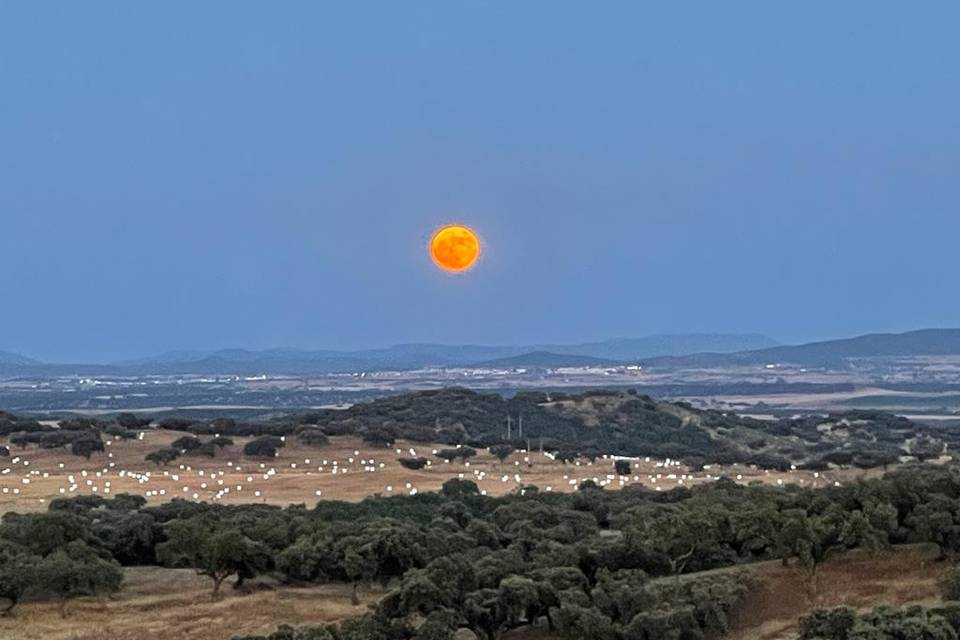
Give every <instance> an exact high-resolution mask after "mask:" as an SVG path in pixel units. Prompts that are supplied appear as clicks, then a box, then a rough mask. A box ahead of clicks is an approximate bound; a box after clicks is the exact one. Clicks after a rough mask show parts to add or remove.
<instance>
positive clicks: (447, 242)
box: [430, 224, 480, 273]
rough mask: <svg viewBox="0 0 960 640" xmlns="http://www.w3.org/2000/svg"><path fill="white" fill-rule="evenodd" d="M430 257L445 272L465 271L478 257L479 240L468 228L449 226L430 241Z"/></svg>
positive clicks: (439, 231) (458, 225)
mask: <svg viewBox="0 0 960 640" xmlns="http://www.w3.org/2000/svg"><path fill="white" fill-rule="evenodd" d="M430 257H431V258H433V262H434V263H435V264H436V265H437V266H438V267H440V268H441V269H443V270H445V271H451V272H454V273H458V272H461V271H466V270H467V269H469V268H470V267H472V266H473V265H474V263H476V261H477V258H479V257H480V239H479V238H478V237H477V234H476V233H474V231H473V229H471V228H470V227H467V226H465V225H462V224H449V225H447V226H445V227H441V228H440V229H438V230H437V232H436V233H434V234H433V238H431V239H430Z"/></svg>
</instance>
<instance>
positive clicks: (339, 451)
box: [0, 431, 880, 513]
mask: <svg viewBox="0 0 960 640" xmlns="http://www.w3.org/2000/svg"><path fill="white" fill-rule="evenodd" d="M182 435H183V434H182V433H179V432H169V431H146V432H145V433H144V437H143V439H141V440H112V441H109V440H108V441H107V442H108V444H107V446H106V453H105V454H97V455H94V456H93V457H92V458H91V459H90V460H86V459H84V458H80V457H77V456H74V455H71V454H70V453H69V452H67V451H65V450H63V449H38V448H36V447H34V446H30V447H27V448H25V449H17V448H16V447H10V448H11V452H12V453H11V458H9V459H5V460H2V461H0V513H4V512H7V511H19V512H28V511H44V510H46V509H47V506H48V504H49V502H50V500H51V499H53V498H56V497H60V496H74V495H92V494H96V495H102V496H105V497H109V496H110V495H116V494H118V493H132V494H137V495H142V496H144V497H145V498H146V499H147V500H148V502H150V503H161V502H165V501H169V500H172V499H174V498H182V499H186V500H198V501H206V502H212V501H216V502H222V503H226V504H240V503H255V502H256V503H269V504H277V505H287V504H299V503H304V504H307V505H308V506H312V505H313V504H315V503H316V502H317V501H318V500H348V501H359V500H362V499H363V498H365V497H367V496H370V495H375V494H380V495H384V496H387V495H400V494H410V493H416V492H423V491H435V490H437V489H439V488H440V487H441V486H442V485H443V483H444V482H446V481H447V480H449V479H450V478H456V477H463V478H466V479H470V480H473V481H475V482H476V483H477V484H478V485H479V487H480V489H481V490H482V491H484V492H486V493H487V494H488V495H503V494H506V493H509V492H511V491H516V490H518V489H519V488H520V487H521V486H523V485H530V484H533V485H536V486H537V487H539V488H540V490H542V491H572V490H574V489H575V488H576V486H577V485H578V484H579V483H580V482H582V481H584V480H593V481H595V482H597V483H599V484H603V485H605V486H607V487H609V488H618V487H622V486H627V485H632V484H640V485H644V486H647V487H650V488H653V489H661V488H662V489H664V490H666V489H670V488H673V487H676V486H680V485H687V486H689V485H694V484H698V483H703V482H711V481H713V480H715V479H716V478H717V477H720V476H727V477H730V478H732V479H735V480H737V481H740V482H744V483H750V482H762V483H770V484H787V483H797V484H801V485H804V486H825V485H826V484H829V483H833V482H846V481H849V480H850V479H852V478H854V477H856V476H861V475H863V472H861V471H857V470H835V471H827V472H822V473H814V472H811V471H799V470H798V471H791V472H786V473H778V472H767V471H763V470H758V469H755V468H751V467H748V466H746V465H731V466H727V467H719V466H713V467H708V468H705V469H704V470H703V471H698V472H696V473H694V472H692V471H690V470H689V469H688V468H687V467H685V466H683V465H681V464H678V463H676V462H672V461H665V460H653V459H644V458H640V459H637V460H634V461H633V464H632V466H633V469H632V473H631V475H630V476H628V477H623V478H620V477H618V476H615V475H614V467H613V460H612V459H603V458H600V459H597V460H596V462H593V463H591V462H589V461H588V460H581V461H579V462H577V463H571V464H566V465H564V464H561V463H559V462H556V461H554V460H552V459H551V458H550V457H549V456H548V455H546V454H543V453H540V452H538V451H536V452H516V453H514V454H513V455H511V456H510V458H509V459H507V460H506V461H505V462H504V463H502V464H501V463H500V461H498V460H497V459H496V458H494V457H493V456H492V455H490V454H489V453H488V452H486V451H479V452H478V455H477V456H476V457H475V458H474V459H473V460H471V461H469V463H468V464H463V463H460V462H453V463H447V462H445V461H443V460H441V459H439V458H436V457H435V455H434V451H435V450H437V449H440V448H443V447H445V446H446V445H434V446H431V445H423V444H414V443H409V442H399V443H397V445H396V446H395V447H393V448H390V449H383V448H376V447H372V446H370V445H367V444H365V443H363V442H362V441H361V440H359V439H357V438H353V437H341V438H331V441H330V444H329V445H327V446H323V447H310V446H305V445H303V444H301V443H299V442H298V441H297V440H296V439H295V438H288V439H287V446H285V447H283V448H282V449H280V451H279V453H278V455H277V456H276V457H275V458H270V459H266V460H264V459H260V458H250V457H247V456H244V455H243V453H242V448H243V444H244V443H245V442H246V441H247V439H244V438H237V439H235V444H234V445H232V446H228V447H225V448H224V449H222V450H220V451H218V452H217V455H216V457H215V458H207V457H196V456H184V457H181V458H180V459H178V460H176V461H175V462H173V463H171V464H170V465H168V466H156V465H154V464H153V463H150V462H146V461H145V460H144V456H145V455H147V454H148V453H150V452H151V451H155V450H157V449H160V448H163V447H166V446H169V444H170V442H172V441H173V440H175V439H176V438H178V437H180V436H182ZM398 451H399V453H398ZM413 454H416V455H419V456H424V457H426V458H429V459H431V465H430V466H429V467H427V468H425V469H422V470H420V471H412V470H409V469H405V468H404V467H402V466H401V465H400V464H399V463H398V461H397V459H398V458H399V457H402V456H407V457H409V456H411V455H413ZM877 473H880V472H879V471H878V472H877Z"/></svg>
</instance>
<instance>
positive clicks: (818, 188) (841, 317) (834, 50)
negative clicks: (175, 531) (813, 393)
mask: <svg viewBox="0 0 960 640" xmlns="http://www.w3.org/2000/svg"><path fill="white" fill-rule="evenodd" d="M174 6H178V7H179V10H177V11H171V10H170V8H171V7H174ZM264 8H265V7H264V5H261V4H258V3H252V2H206V3H179V4H177V3H174V4H172V5H171V4H170V3H165V4H164V5H163V7H162V9H161V8H160V7H158V6H153V7H150V6H147V5H136V6H134V5H130V4H127V3H121V2H96V3H67V2H59V3H51V4H49V5H46V6H45V8H44V9H43V10H42V11H41V10H38V9H37V7H36V6H34V5H32V3H19V4H14V3H4V5H3V7H2V8H0V292H2V296H3V300H4V308H5V313H4V314H3V318H2V320H0V328H2V334H0V349H4V350H8V351H15V352H20V353H24V354H27V355H30V356H34V357H37V358H45V359H55V360H60V361H64V360H72V361H109V360H112V359H118V358H126V357H135V356H142V355H147V354H152V353H157V352H162V351H166V350H169V349H214V348H222V347H246V348H264V347H274V346H290V347H303V348H361V347H376V346H385V345H389V344H394V343H402V342H418V341H430V342H444V343H479V344H520V343H529V344H539V343H550V342H576V341H586V340H599V339H605V338H610V337H615V336H643V335H648V334H655V333H665V332H689V331H721V332H741V333H743V332H755V333H762V334H764V335H768V336H771V337H772V338H774V339H777V340H779V341H782V342H797V341H803V340H808V339H816V338H827V337H841V336H848V335H854V334H857V333H864V332H868V331H881V330H882V331H897V330H906V329H910V328H916V327H921V326H948V325H952V324H956V319H957V318H958V317H960V299H958V298H957V297H956V296H953V295H950V294H949V291H950V288H949V286H948V285H949V284H950V283H951V282H952V280H953V275H954V274H955V273H956V269H957V267H956V252H955V250H954V246H955V243H956V239H957V232H958V231H960V222H958V217H957V209H956V203H957V202H958V199H960V198H958V196H960V146H958V145H960V67H958V66H957V65H956V64H954V63H950V62H948V61H956V60H960V40H958V39H957V37H956V25H957V23H958V19H960V7H958V5H956V4H955V3H947V2H933V3H925V4H924V5H923V7H922V8H919V7H907V6H906V5H896V4H894V3H875V2H846V3H840V4H838V3H826V2H821V3H804V4H803V5H797V6H794V7H792V8H791V7H785V6H783V5H778V6H774V5H770V4H769V3H764V2H744V3H736V4H728V3H724V4H722V5H718V4H716V3H708V2H702V3H686V4H685V5H684V6H683V7H678V6H675V5H672V4H654V3H643V4H640V3H633V2H619V3H618V2H610V3H604V5H603V7H602V9H603V10H600V8H599V7H597V6H596V5H592V4H590V3H572V2H555V1H550V2H546V1H544V2H523V3H495V4H493V5H487V4H485V3H484V4H475V3H450V2H418V3H376V4H370V3H337V4H334V3H308V2H300V3H296V2H288V3H283V4H281V5H277V6H273V7H271V10H270V11H266V10H264ZM450 222H466V223H468V224H470V225H471V226H472V227H473V228H474V229H475V230H476V231H477V233H478V234H479V236H480V237H481V239H482V242H483V254H482V256H481V258H480V260H479V262H478V264H477V266H476V267H474V268H473V269H472V270H471V271H469V272H468V273H465V274H460V275H449V274H445V273H441V272H439V271H438V270H436V269H434V268H433V267H432V265H431V263H430V258H429V256H428V254H427V251H426V247H427V244H428V242H429V239H430V235H431V233H432V232H433V231H434V229H436V228H437V227H438V226H440V225H443V224H446V223H450Z"/></svg>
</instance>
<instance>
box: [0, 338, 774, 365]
mask: <svg viewBox="0 0 960 640" xmlns="http://www.w3.org/2000/svg"><path fill="white" fill-rule="evenodd" d="M775 344H777V343H776V342H775V341H774V340H772V339H770V338H768V337H766V336H761V335H756V334H676V335H657V336H649V337H645V338H618V339H614V340H607V341H602V342H592V343H583V344H573V345H525V346H484V345H441V344H400V345H396V346H393V347H387V348H383V349H367V350H357V351H335V350H301V349H283V348H281V349H266V350H247V349H223V350H219V351H209V352H202V351H173V352H168V353H165V354H160V355H158V356H155V357H150V358H139V359H136V360H126V361H122V362H116V363H112V364H55V363H41V362H37V361H33V360H29V359H25V360H29V361H15V360H13V359H11V360H10V361H9V362H8V361H4V360H2V359H0V375H72V374H76V375H147V374H168V375H173V374H196V375H227V374H237V375H248V374H261V373H262V374H292V375H306V374H311V373H315V374H323V373H343V372H354V371H377V370H380V371H382V370H395V369H396V370H404V369H417V368H423V367H432V366H436V367H457V366H476V365H478V364H482V363H495V362H498V361H502V360H504V359H509V358H515V359H517V360H516V363H515V366H529V364H525V363H529V362H530V361H531V358H530V357H529V354H540V355H539V356H538V357H537V358H533V360H537V359H539V362H541V363H543V362H546V361H547V359H549V361H550V362H553V363H555V364H553V365H552V366H583V365H582V364H581V365H578V364H577V363H589V364H594V365H602V364H617V363H619V362H625V361H630V362H634V361H636V360H638V359H640V358H645V357H656V356H660V355H663V354H670V355H685V354H691V353H696V352H701V351H705V350H707V349H713V350H715V351H720V352H732V351H738V350H742V349H748V348H754V349H756V348H762V347H769V346H772V345H775ZM543 354H551V355H550V357H549V358H547V357H546V356H544V355H543ZM504 366H506V365H505V364H504ZM538 366H547V365H545V364H540V365H538Z"/></svg>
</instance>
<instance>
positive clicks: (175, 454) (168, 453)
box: [144, 449, 180, 467]
mask: <svg viewBox="0 0 960 640" xmlns="http://www.w3.org/2000/svg"><path fill="white" fill-rule="evenodd" d="M179 457H180V451H179V450H177V449H158V450H157V451H153V452H151V453H148V454H147V455H146V456H145V457H144V459H145V460H146V461H147V462H152V463H154V464H156V465H157V466H158V467H159V466H161V465H163V466H166V465H168V464H170V463H171V462H173V461H174V460H176V459H177V458H179Z"/></svg>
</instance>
